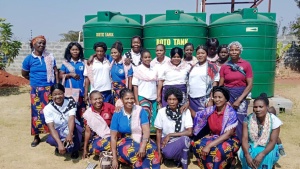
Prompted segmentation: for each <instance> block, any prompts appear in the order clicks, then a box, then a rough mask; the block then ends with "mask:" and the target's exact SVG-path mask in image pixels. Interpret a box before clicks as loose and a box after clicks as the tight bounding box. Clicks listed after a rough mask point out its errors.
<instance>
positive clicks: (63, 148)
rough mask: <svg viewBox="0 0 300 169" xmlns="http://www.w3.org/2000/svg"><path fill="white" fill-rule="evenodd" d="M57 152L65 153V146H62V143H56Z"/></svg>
mask: <svg viewBox="0 0 300 169" xmlns="http://www.w3.org/2000/svg"><path fill="white" fill-rule="evenodd" d="M57 149H58V152H59V154H65V153H66V148H65V147H64V145H63V144H62V143H60V144H58V147H57Z"/></svg>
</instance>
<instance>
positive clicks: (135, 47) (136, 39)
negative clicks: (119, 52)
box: [123, 36, 142, 68]
mask: <svg viewBox="0 0 300 169" xmlns="http://www.w3.org/2000/svg"><path fill="white" fill-rule="evenodd" d="M141 51H142V38H141V37H140V36H133V37H132V38H131V50H130V51H128V52H126V53H125V54H124V56H123V57H124V58H125V63H126V65H129V64H130V63H131V64H132V65H133V67H134V68H135V67H136V66H138V65H140V63H141Z"/></svg>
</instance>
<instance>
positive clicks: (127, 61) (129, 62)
mask: <svg viewBox="0 0 300 169" xmlns="http://www.w3.org/2000/svg"><path fill="white" fill-rule="evenodd" d="M124 63H125V65H126V66H129V65H130V64H131V60H130V59H129V58H125V59H124Z"/></svg>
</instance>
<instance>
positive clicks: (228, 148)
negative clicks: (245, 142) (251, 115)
mask: <svg viewBox="0 0 300 169" xmlns="http://www.w3.org/2000/svg"><path fill="white" fill-rule="evenodd" d="M218 137H219V136H218V135H207V136H205V137H203V138H202V139H200V140H198V141H196V142H194V143H192V146H193V152H194V154H195V156H196V158H197V160H198V165H199V167H200V168H203V169H220V168H225V167H226V166H227V165H228V164H229V163H230V161H231V159H232V158H233V157H234V154H236V152H237V151H238V150H239V148H240V141H239V139H238V138H237V137H236V136H233V137H231V138H229V139H228V140H226V141H224V142H223V143H220V144H218V145H217V146H215V147H212V148H211V149H210V152H209V154H208V155H207V156H205V157H203V156H202V155H201V151H202V149H203V148H204V147H205V146H206V145H208V144H209V143H211V142H212V141H214V140H215V139H217V138H218Z"/></svg>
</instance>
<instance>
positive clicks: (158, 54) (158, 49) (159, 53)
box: [155, 45, 166, 59]
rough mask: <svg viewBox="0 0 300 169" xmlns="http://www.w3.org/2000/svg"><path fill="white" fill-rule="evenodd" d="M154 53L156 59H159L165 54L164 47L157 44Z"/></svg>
mask: <svg viewBox="0 0 300 169" xmlns="http://www.w3.org/2000/svg"><path fill="white" fill-rule="evenodd" d="M155 54H156V57H157V58H158V59H160V58H163V57H164V56H165V54H166V51H165V50H164V47H163V46H162V45H158V46H156V52H155Z"/></svg>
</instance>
